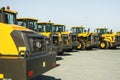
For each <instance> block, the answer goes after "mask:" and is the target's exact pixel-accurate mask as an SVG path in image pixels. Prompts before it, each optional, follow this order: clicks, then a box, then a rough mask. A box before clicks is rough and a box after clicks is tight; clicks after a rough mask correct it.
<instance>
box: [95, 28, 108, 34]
mask: <svg viewBox="0 0 120 80" xmlns="http://www.w3.org/2000/svg"><path fill="white" fill-rule="evenodd" d="M97 33H100V34H105V33H107V29H97Z"/></svg>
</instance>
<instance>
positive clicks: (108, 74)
mask: <svg viewBox="0 0 120 80" xmlns="http://www.w3.org/2000/svg"><path fill="white" fill-rule="evenodd" d="M39 80H120V48H118V49H112V50H110V49H107V50H101V49H93V50H88V51H87V50H85V51H73V52H65V53H64V54H63V55H61V56H57V67H56V68H54V69H52V70H50V71H48V72H46V73H44V74H43V75H41V76H40V77H39Z"/></svg>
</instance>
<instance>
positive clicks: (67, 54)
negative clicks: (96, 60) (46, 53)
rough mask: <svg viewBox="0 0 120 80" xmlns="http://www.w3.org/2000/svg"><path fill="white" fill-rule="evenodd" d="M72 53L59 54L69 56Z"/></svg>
mask: <svg viewBox="0 0 120 80" xmlns="http://www.w3.org/2000/svg"><path fill="white" fill-rule="evenodd" d="M71 55H72V54H70V53H66V52H64V54H61V55H60V56H71Z"/></svg>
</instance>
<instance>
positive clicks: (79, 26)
mask: <svg viewBox="0 0 120 80" xmlns="http://www.w3.org/2000/svg"><path fill="white" fill-rule="evenodd" d="M72 28H85V27H84V26H73V27H72Z"/></svg>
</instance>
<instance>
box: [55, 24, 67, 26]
mask: <svg viewBox="0 0 120 80" xmlns="http://www.w3.org/2000/svg"><path fill="white" fill-rule="evenodd" d="M54 26H65V25H64V24H54Z"/></svg>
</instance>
